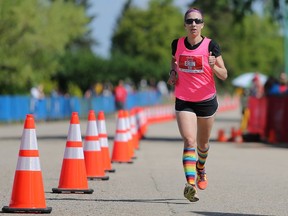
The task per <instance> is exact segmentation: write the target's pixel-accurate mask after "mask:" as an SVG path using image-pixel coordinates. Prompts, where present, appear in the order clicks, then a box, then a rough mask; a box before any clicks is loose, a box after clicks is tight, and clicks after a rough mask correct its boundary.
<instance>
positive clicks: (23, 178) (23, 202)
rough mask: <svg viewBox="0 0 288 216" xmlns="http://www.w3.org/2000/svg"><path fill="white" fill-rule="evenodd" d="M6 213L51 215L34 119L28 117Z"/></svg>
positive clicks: (30, 116) (3, 209)
mask: <svg viewBox="0 0 288 216" xmlns="http://www.w3.org/2000/svg"><path fill="white" fill-rule="evenodd" d="M2 211H3V212H5V213H17V212H18V213H50V212H51V211H52V208H51V207H46V201H45V195H44V186H43V180H42V172H41V168H40V159H39V152H38V144H37V138H36V130H35V123H34V117H33V115H32V114H28V115H26V119H25V124H24V130H23V133H22V139H21V146H20V150H19V157H18V162H17V167H16V171H15V177H14V184H13V190H12V196H11V200H10V204H9V206H4V207H3V208H2Z"/></svg>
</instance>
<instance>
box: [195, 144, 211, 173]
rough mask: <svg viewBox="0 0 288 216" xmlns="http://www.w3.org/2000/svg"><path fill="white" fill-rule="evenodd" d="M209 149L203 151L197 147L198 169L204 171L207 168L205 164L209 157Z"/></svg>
mask: <svg viewBox="0 0 288 216" xmlns="http://www.w3.org/2000/svg"><path fill="white" fill-rule="evenodd" d="M208 151H209V147H208V148H207V149H205V150H204V151H202V150H201V149H199V147H197V153H198V161H197V169H204V168H205V162H206V159H207V156H208Z"/></svg>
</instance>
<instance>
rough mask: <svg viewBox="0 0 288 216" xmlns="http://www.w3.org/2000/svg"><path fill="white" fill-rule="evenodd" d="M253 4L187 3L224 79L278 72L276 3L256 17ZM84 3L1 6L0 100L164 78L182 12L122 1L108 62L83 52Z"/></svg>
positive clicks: (153, 2) (168, 2) (155, 3)
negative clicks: (39, 89) (199, 13)
mask: <svg viewBox="0 0 288 216" xmlns="http://www.w3.org/2000/svg"><path fill="white" fill-rule="evenodd" d="M257 1H259V0H217V1H201V0H194V1H193V0H191V4H190V6H196V7H199V8H200V9H202V10H203V12H204V21H205V28H204V30H203V35H205V36H207V37H210V38H212V39H213V40H215V41H216V42H217V43H218V44H220V47H221V50H222V55H223V58H224V61H225V64H226V67H227V69H228V71H229V77H228V80H229V79H230V81H231V80H232V79H233V78H234V77H235V76H237V75H239V74H241V73H243V72H247V71H260V72H263V73H265V74H267V75H273V74H275V73H278V72H279V71H283V68H284V58H283V56H284V42H283V35H282V34H283V33H282V32H281V26H280V25H279V23H278V20H277V19H281V16H280V15H281V8H280V4H279V0H273V1H272V2H270V1H265V7H264V8H265V11H264V14H263V15H261V16H260V15H258V14H254V13H253V10H252V5H253V3H255V2H257ZM88 2H89V1H88V0H80V1H78V0H77V1H75V0H57V1H51V0H29V1H21V0H9V1H7V0H0V47H1V49H0V94H5V93H6V94H13V93H17V94H19V93H22V94H28V93H29V90H30V88H31V86H32V85H36V84H39V83H42V84H44V91H45V93H46V94H48V93H49V92H51V91H52V90H54V89H58V90H59V91H60V92H63V93H67V92H69V93H70V94H73V95H78V96H80V95H83V92H85V91H86V90H87V89H88V88H90V87H91V86H92V85H94V84H95V83H97V82H102V83H104V82H106V81H109V82H112V83H113V84H116V83H117V82H118V80H119V79H126V78H129V79H130V80H132V81H133V82H134V83H135V84H138V83H139V82H140V80H141V79H147V80H155V81H158V80H161V79H164V80H166V79H167V76H168V71H169V69H170V60H171V42H172V40H173V39H175V38H178V37H181V36H185V35H186V32H185V30H184V27H183V15H184V14H183V12H182V11H180V9H179V8H177V7H176V6H174V5H173V1H172V0H150V2H149V5H148V7H147V8H137V7H135V6H133V5H132V0H127V2H126V4H125V6H124V8H123V11H122V14H121V16H120V17H119V19H118V22H117V25H116V26H115V29H114V34H113V37H112V48H111V58H110V59H103V58H101V57H99V56H95V55H94V54H93V53H92V51H91V49H90V46H91V44H92V43H93V42H94V41H93V39H92V38H90V36H89V33H90V32H89V29H88V26H87V24H88V23H89V22H90V21H91V19H92V17H87V15H86V13H85V9H87V8H88V7H89V4H88ZM192 3H193V4H192ZM273 11H275V12H276V13H275V14H273ZM274 17H276V18H277V19H273V18H274ZM96 19H97V16H96ZM216 82H217V85H218V86H219V87H220V91H223V92H224V91H226V90H230V89H231V88H232V87H231V84H230V82H223V81H220V80H218V79H216ZM229 84H230V85H229Z"/></svg>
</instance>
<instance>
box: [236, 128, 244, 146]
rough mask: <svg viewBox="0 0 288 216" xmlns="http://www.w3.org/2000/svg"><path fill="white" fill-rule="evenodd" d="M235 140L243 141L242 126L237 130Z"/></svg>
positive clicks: (237, 141)
mask: <svg viewBox="0 0 288 216" xmlns="http://www.w3.org/2000/svg"><path fill="white" fill-rule="evenodd" d="M235 142H236V143H243V136H242V130H241V128H239V129H238V130H237V131H236V137H235Z"/></svg>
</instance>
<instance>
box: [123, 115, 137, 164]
mask: <svg viewBox="0 0 288 216" xmlns="http://www.w3.org/2000/svg"><path fill="white" fill-rule="evenodd" d="M124 118H125V122H126V133H127V137H128V149H129V157H130V158H132V159H136V156H135V154H134V143H133V137H132V132H131V122H130V114H129V111H128V110H124Z"/></svg>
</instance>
